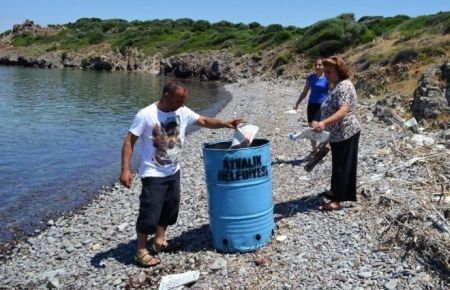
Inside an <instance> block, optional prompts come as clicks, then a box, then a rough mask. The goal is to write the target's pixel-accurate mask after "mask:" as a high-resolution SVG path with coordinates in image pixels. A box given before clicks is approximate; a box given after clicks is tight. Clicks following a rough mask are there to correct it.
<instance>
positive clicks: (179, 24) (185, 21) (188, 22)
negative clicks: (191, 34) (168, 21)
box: [174, 18, 203, 29]
mask: <svg viewBox="0 0 450 290" xmlns="http://www.w3.org/2000/svg"><path fill="white" fill-rule="evenodd" d="M199 21H203V20H199ZM197 22H198V21H197ZM192 26H194V20H192V19H189V18H180V19H177V20H175V21H174V27H176V28H182V29H186V28H189V27H192Z"/></svg>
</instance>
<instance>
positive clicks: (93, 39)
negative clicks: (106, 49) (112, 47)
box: [86, 30, 105, 44]
mask: <svg viewBox="0 0 450 290" xmlns="http://www.w3.org/2000/svg"><path fill="white" fill-rule="evenodd" d="M86 37H87V41H88V43H89V44H97V43H100V42H102V41H103V39H105V35H104V34H103V32H101V31H100V30H94V31H91V32H89V33H88V34H87V35H86Z"/></svg>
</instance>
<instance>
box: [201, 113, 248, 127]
mask: <svg viewBox="0 0 450 290" xmlns="http://www.w3.org/2000/svg"><path fill="white" fill-rule="evenodd" d="M240 123H244V119H242V118H237V119H233V120H230V121H222V120H219V119H217V118H209V117H206V116H200V117H199V118H198V120H197V121H196V122H195V125H198V126H202V127H205V128H209V129H220V128H230V129H236V128H237V126H238V125H239V124H240Z"/></svg>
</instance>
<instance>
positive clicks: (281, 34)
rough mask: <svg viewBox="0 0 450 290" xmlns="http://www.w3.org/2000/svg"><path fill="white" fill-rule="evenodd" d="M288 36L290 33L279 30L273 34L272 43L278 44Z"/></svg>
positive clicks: (286, 39) (289, 36)
mask: <svg viewBox="0 0 450 290" xmlns="http://www.w3.org/2000/svg"><path fill="white" fill-rule="evenodd" d="M290 38H291V34H290V33H289V32H287V31H281V32H279V33H277V34H275V36H274V38H273V41H272V43H273V44H274V45H278V44H281V43H283V42H286V41H288V40H289V39H290Z"/></svg>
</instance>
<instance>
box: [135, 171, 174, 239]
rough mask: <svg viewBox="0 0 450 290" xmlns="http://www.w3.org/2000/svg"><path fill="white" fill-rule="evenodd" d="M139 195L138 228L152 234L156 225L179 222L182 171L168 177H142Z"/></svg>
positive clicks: (144, 232)
mask: <svg viewBox="0 0 450 290" xmlns="http://www.w3.org/2000/svg"><path fill="white" fill-rule="evenodd" d="M141 180H142V192H141V195H140V196H139V201H140V204H139V216H138V219H137V222H136V230H137V231H138V232H139V233H141V234H147V235H151V234H154V233H155V232H156V226H157V225H160V226H168V225H173V224H175V223H176V222H177V217H178V210H179V208H180V171H179V170H178V171H177V172H176V173H175V174H173V175H171V176H166V177H145V178H142V179H141Z"/></svg>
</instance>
